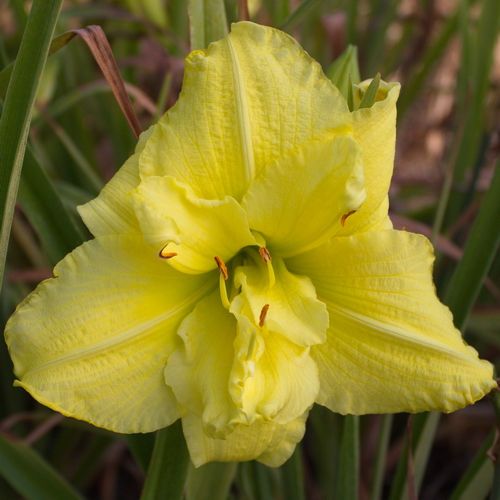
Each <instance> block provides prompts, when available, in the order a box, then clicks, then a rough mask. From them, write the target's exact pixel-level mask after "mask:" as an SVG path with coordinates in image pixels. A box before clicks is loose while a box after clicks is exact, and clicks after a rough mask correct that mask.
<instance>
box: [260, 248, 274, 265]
mask: <svg viewBox="0 0 500 500" xmlns="http://www.w3.org/2000/svg"><path fill="white" fill-rule="evenodd" d="M259 255H260V256H261V257H262V260H263V261H264V262H271V254H270V253H269V250H268V249H267V248H266V247H260V248H259Z"/></svg>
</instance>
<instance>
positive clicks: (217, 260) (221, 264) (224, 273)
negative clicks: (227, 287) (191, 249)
mask: <svg viewBox="0 0 500 500" xmlns="http://www.w3.org/2000/svg"><path fill="white" fill-rule="evenodd" d="M214 260H215V263H216V264H217V267H218V268H219V271H220V273H221V274H222V277H223V278H224V281H226V280H227V279H228V278H229V273H228V272H227V267H226V264H225V263H224V261H223V260H222V259H221V258H220V257H219V256H217V255H216V256H215V257H214Z"/></svg>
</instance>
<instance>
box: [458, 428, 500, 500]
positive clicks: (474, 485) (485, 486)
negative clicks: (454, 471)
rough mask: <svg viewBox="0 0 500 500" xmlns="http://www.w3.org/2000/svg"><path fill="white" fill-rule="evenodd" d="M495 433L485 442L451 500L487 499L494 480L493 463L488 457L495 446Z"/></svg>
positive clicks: (490, 434) (491, 433)
mask: <svg viewBox="0 0 500 500" xmlns="http://www.w3.org/2000/svg"><path fill="white" fill-rule="evenodd" d="M494 439H495V433H494V432H493V431H492V432H490V433H489V434H488V437H487V438H486V439H485V440H484V442H483V444H482V445H481V448H479V450H478V451H477V453H476V455H475V456H474V458H473V460H472V462H471V463H470V465H469V467H468V468H467V470H466V471H465V474H463V476H462V478H461V479H460V481H459V483H458V484H457V486H456V488H455V489H454V490H453V493H452V494H451V496H450V500H477V499H478V498H486V495H487V494H488V491H489V489H490V485H491V482H492V480H493V468H494V466H493V462H492V461H491V458H490V457H488V455H487V453H488V450H489V449H490V448H491V446H492V445H493V442H494Z"/></svg>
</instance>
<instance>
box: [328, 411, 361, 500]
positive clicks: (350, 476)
mask: <svg viewBox="0 0 500 500" xmlns="http://www.w3.org/2000/svg"><path fill="white" fill-rule="evenodd" d="M343 420H344V422H343V429H342V438H341V441H340V459H339V466H338V468H337V473H336V477H335V496H334V498H338V499H342V500H357V498H358V484H359V417H358V416H355V415H346V416H345V417H344V419H343Z"/></svg>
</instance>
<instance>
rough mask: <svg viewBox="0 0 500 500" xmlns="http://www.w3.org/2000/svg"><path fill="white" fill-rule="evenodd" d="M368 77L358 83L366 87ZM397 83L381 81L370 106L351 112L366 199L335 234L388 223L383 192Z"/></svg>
mask: <svg viewBox="0 0 500 500" xmlns="http://www.w3.org/2000/svg"><path fill="white" fill-rule="evenodd" d="M369 83H370V81H369V80H367V81H365V82H363V83H362V84H360V86H362V87H363V88H365V89H366V88H367V87H368V85H369ZM399 89H400V85H399V83H395V82H393V83H386V82H381V84H380V90H379V94H380V95H379V96H378V97H377V99H378V100H377V101H376V102H375V103H374V104H373V106H372V107H370V108H361V109H358V110H356V111H354V112H353V113H352V117H353V122H354V123H353V124H354V138H355V140H356V142H357V143H358V144H359V146H360V147H361V153H362V158H363V167H364V174H365V188H366V200H365V202H364V203H363V205H362V206H361V208H360V209H359V210H358V211H357V212H356V213H354V214H353V215H352V216H351V217H349V218H348V219H347V220H346V223H345V226H344V227H343V228H342V230H341V231H340V232H339V235H348V234H354V233H356V232H360V231H368V230H375V229H376V228H380V227H381V224H384V225H385V227H386V228H387V225H388V224H389V225H390V221H388V220H387V219H388V216H387V208H388V206H389V204H388V199H387V194H388V192H389V185H390V183H391V177H392V172H393V169H394V151H395V145H396V101H397V99H398V96H399Z"/></svg>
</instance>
